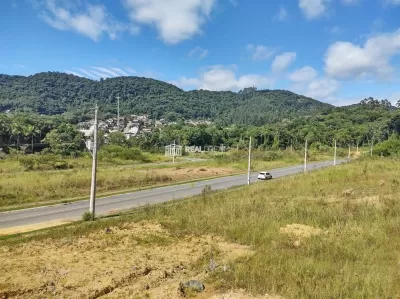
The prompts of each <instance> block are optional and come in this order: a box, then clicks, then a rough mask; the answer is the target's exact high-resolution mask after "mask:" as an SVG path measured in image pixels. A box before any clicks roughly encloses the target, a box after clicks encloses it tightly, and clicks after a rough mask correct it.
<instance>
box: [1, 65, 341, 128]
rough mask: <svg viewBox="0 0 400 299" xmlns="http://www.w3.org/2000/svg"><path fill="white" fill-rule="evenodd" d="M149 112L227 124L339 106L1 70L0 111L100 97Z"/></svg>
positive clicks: (285, 94) (49, 110) (77, 109)
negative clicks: (21, 74)
mask: <svg viewBox="0 0 400 299" xmlns="http://www.w3.org/2000/svg"><path fill="white" fill-rule="evenodd" d="M117 96H119V97H120V107H121V113H122V114H137V113H147V114H149V115H151V117H153V118H167V119H170V120H176V119H179V118H185V119H189V118H193V119H198V118H207V119H212V120H218V121H219V122H222V123H237V124H254V125H262V124H265V123H272V122H276V121H280V120H282V119H287V118H293V117H298V116H307V115H313V114H315V113H318V112H321V111H326V110H329V109H330V108H333V107H334V106H332V105H330V104H326V103H323V102H320V101H317V100H315V99H312V98H309V97H306V96H302V95H298V94H296V93H293V92H290V91H287V90H257V89H256V88H254V87H249V88H244V89H243V90H241V91H238V92H232V91H209V90H203V89H200V90H190V91H185V90H183V89H181V88H179V87H177V86H175V85H173V84H171V83H167V82H164V81H160V80H156V79H152V78H145V77H137V76H126V77H115V78H107V79H100V80H99V81H95V80H91V79H88V78H83V77H78V76H75V75H72V74H66V73H60V72H42V73H37V74H34V75H30V76H14V75H6V74H0V112H1V111H5V110H9V109H11V110H28V111H33V112H37V113H43V114H60V113H64V112H71V113H76V114H84V113H85V111H86V110H88V109H89V108H91V107H92V105H93V104H94V102H95V101H96V100H97V101H98V103H99V104H101V106H102V110H103V112H104V113H106V114H110V115H111V114H112V115H115V114H116V107H117V105H116V102H117V99H116V98H117Z"/></svg>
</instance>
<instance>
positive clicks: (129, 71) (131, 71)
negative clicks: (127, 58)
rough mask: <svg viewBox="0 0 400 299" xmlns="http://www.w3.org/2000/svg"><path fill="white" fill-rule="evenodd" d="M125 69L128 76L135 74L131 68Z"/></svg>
mask: <svg viewBox="0 0 400 299" xmlns="http://www.w3.org/2000/svg"><path fill="white" fill-rule="evenodd" d="M125 69H126V71H127V72H128V73H130V74H132V75H134V74H136V71H135V70H134V69H133V68H130V67H127V68H125Z"/></svg>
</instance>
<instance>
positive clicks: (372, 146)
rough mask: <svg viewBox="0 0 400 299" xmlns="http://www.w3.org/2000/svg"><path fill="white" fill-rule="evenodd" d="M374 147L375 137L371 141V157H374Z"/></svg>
mask: <svg viewBox="0 0 400 299" xmlns="http://www.w3.org/2000/svg"><path fill="white" fill-rule="evenodd" d="M373 148H374V139H372V141H371V157H372V152H373Z"/></svg>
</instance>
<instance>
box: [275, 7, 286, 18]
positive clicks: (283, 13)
mask: <svg viewBox="0 0 400 299" xmlns="http://www.w3.org/2000/svg"><path fill="white" fill-rule="evenodd" d="M287 18H288V12H287V9H286V8H285V7H284V6H283V5H281V7H280V8H279V12H278V13H277V14H276V15H275V17H274V20H277V21H285V20H287Z"/></svg>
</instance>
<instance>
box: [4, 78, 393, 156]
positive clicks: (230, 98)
mask: <svg viewBox="0 0 400 299" xmlns="http://www.w3.org/2000/svg"><path fill="white" fill-rule="evenodd" d="M117 96H120V97H121V108H122V109H121V114H122V115H123V114H134V113H137V114H138V113H149V114H150V115H151V116H152V117H155V118H167V119H168V120H170V121H173V122H174V124H170V125H167V126H165V127H163V128H155V129H153V130H152V132H148V133H146V134H144V135H140V136H139V137H138V138H134V139H130V140H129V141H127V140H125V138H124V135H123V134H122V133H111V134H110V135H109V136H108V141H109V142H110V143H111V144H114V145H118V146H125V147H138V148H140V149H143V150H149V151H157V150H161V151H162V149H163V147H164V146H165V145H166V144H169V143H170V142H172V141H173V140H176V141H177V142H178V143H179V144H183V145H199V146H205V145H220V144H224V145H227V146H230V147H245V145H246V144H247V143H248V140H249V137H250V136H251V137H253V140H254V146H255V147H256V148H258V149H266V150H268V149H273V150H277V149H286V148H288V147H293V148H302V147H303V145H304V142H305V140H306V139H307V140H308V142H309V145H310V147H314V148H317V149H318V148H324V147H331V146H332V144H333V142H334V140H336V141H337V142H338V145H339V146H341V147H348V146H357V145H358V146H362V145H364V146H367V145H368V146H369V145H372V144H374V145H377V144H380V145H382V144H383V145H384V147H385V148H387V149H388V148H390V150H385V148H382V147H381V148H379V146H378V149H379V151H380V152H381V153H384V154H390V153H393V152H396V153H397V152H399V153H400V151H399V148H400V139H399V137H398V136H399V135H400V110H399V109H397V108H396V107H393V106H392V105H391V103H390V102H389V101H387V100H377V99H374V98H372V97H370V98H367V99H364V100H362V101H360V103H358V104H355V105H351V106H348V107H333V106H330V105H328V104H324V103H321V102H318V101H316V100H313V99H310V98H307V97H303V96H300V95H296V94H294V93H292V92H289V91H283V90H261V91H258V90H256V88H253V87H249V88H245V89H244V90H241V91H240V92H237V93H234V92H212V91H206V90H195V91H189V92H186V91H183V90H181V89H179V88H177V87H175V86H173V85H171V84H167V83H164V82H161V81H157V80H153V79H146V78H138V77H120V78H113V79H106V80H101V81H92V80H88V79H85V78H80V77H76V76H73V75H67V74H62V73H41V74H37V75H34V76H30V77H21V76H6V75H0V109H1V110H2V111H3V112H4V111H5V110H11V111H9V112H8V113H2V112H0V145H1V144H3V145H5V144H9V145H13V146H17V148H18V147H19V145H23V144H24V145H25V147H26V146H27V145H31V146H32V148H33V144H34V143H40V142H45V143H46V144H49V145H50V148H51V149H50V150H52V151H53V152H54V153H58V154H62V155H69V154H73V155H77V154H79V152H81V151H82V150H83V149H84V144H82V141H83V136H82V135H81V133H80V132H79V131H78V130H77V129H76V127H75V126H74V124H76V123H77V122H78V121H80V120H82V119H86V118H91V117H92V116H93V109H92V108H93V103H94V102H95V101H96V100H98V103H99V104H100V107H101V115H102V117H103V118H105V117H108V116H113V115H115V113H116V111H115V110H116V109H115V108H116V102H115V101H116V97H117ZM202 117H204V118H207V119H211V120H213V121H214V124H213V125H199V126H193V125H187V124H185V122H184V120H185V119H188V118H202ZM103 133H105V132H103ZM101 136H104V134H102V135H101ZM104 142H106V141H105V140H101V143H104ZM28 149H29V147H28ZM65 149H67V150H65Z"/></svg>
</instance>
